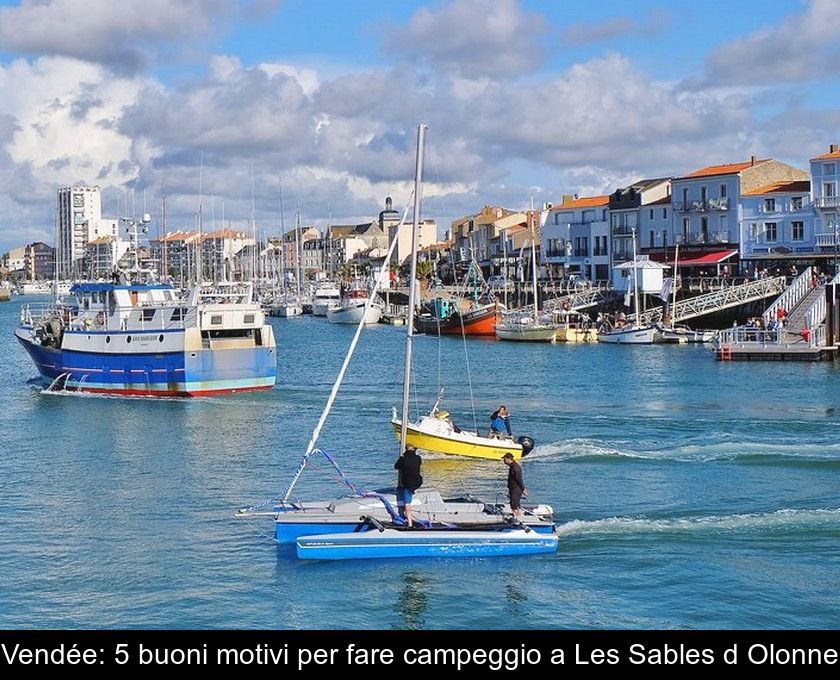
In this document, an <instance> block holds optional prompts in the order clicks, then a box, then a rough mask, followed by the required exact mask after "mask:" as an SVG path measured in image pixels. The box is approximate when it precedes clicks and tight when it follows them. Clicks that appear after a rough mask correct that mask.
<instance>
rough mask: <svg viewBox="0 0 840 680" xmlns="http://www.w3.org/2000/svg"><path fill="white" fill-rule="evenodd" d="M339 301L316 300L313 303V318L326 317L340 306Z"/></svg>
mask: <svg viewBox="0 0 840 680" xmlns="http://www.w3.org/2000/svg"><path fill="white" fill-rule="evenodd" d="M340 304H341V303H339V301H338V300H316V301H315V302H313V303H312V316H326V315H327V313H328V312H329V311H330V310H331V309H336V308H337V307H339V306H340Z"/></svg>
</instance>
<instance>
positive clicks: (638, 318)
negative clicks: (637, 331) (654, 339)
mask: <svg viewBox="0 0 840 680" xmlns="http://www.w3.org/2000/svg"><path fill="white" fill-rule="evenodd" d="M633 306H634V308H635V312H636V325H637V326H641V325H642V323H641V314H640V313H639V263H638V262H637V261H636V230H635V229H633Z"/></svg>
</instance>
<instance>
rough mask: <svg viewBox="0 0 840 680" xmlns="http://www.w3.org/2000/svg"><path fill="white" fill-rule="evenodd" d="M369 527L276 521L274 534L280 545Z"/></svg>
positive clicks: (543, 529)
mask: <svg viewBox="0 0 840 680" xmlns="http://www.w3.org/2000/svg"><path fill="white" fill-rule="evenodd" d="M369 529H370V525H369V524H368V523H367V522H366V521H363V520H362V521H352V522H335V523H326V522H321V523H314V522H309V523H307V522H303V521H301V522H298V523H294V524H292V523H287V522H276V523H275V529H274V535H275V538H276V539H277V542H278V543H279V544H280V545H291V544H292V543H295V542H296V541H297V540H298V539H299V538H301V537H302V536H323V535H325V534H354V533H360V532H364V531H367V530H369ZM530 529H531V531H533V532H534V533H535V534H542V535H545V536H552V535H553V534H554V526H553V525H535V526H532V527H530Z"/></svg>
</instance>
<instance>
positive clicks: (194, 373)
mask: <svg viewBox="0 0 840 680" xmlns="http://www.w3.org/2000/svg"><path fill="white" fill-rule="evenodd" d="M16 337H17V338H18V340H19V341H20V343H21V345H23V347H24V348H25V349H26V351H27V352H28V353H29V356H30V357H32V360H33V361H34V362H35V365H36V366H37V368H38V371H39V373H40V375H41V379H42V381H43V382H44V384H45V385H49V384H51V383H52V382H53V381H54V380H55V379H56V378H59V377H61V376H64V378H63V380H64V381H65V382H64V384H63V386H64V388H65V389H68V390H80V391H84V392H93V393H104V394H120V395H142V396H203V395H210V394H220V393H227V392H240V391H248V390H264V389H271V388H272V387H273V386H274V384H275V382H276V377H277V357H276V353H275V351H274V348H273V347H253V348H245V349H239V348H236V349H222V350H208V349H201V350H190V351H177V352H163V353H151V352H149V353H133V354H117V353H114V354H104V353H92V352H78V351H72V350H66V349H55V348H51V347H42V346H41V345H39V344H37V343H36V342H33V341H31V340H29V339H28V338H25V337H21V335H20V334H16Z"/></svg>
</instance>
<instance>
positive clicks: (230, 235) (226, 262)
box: [201, 229, 257, 281]
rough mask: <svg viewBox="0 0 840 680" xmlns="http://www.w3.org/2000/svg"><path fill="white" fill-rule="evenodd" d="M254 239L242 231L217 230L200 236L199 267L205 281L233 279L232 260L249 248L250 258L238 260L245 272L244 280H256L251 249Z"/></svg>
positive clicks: (255, 266)
mask: <svg viewBox="0 0 840 680" xmlns="http://www.w3.org/2000/svg"><path fill="white" fill-rule="evenodd" d="M254 246H255V243H254V237H253V236H252V235H251V234H249V233H247V232H244V231H237V230H235V229H219V230H218V231H212V232H210V233H209V234H202V236H201V266H202V269H203V272H204V279H205V280H206V281H230V280H232V278H233V270H234V260H235V258H237V256H238V255H239V254H240V253H241V252H242V251H243V250H244V249H245V248H251V249H252V251H251V257H244V258H238V259H239V260H240V261H241V262H242V265H243V266H244V267H245V268H246V269H245V271H246V272H247V273H246V275H245V278H247V279H254V278H256V269H257V263H256V260H255V256H254V251H253V248H254Z"/></svg>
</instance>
